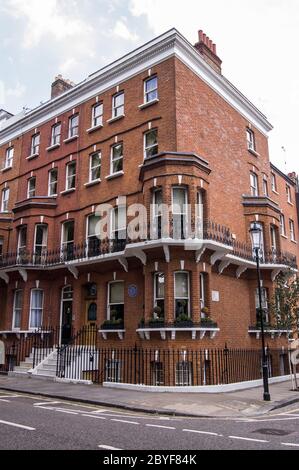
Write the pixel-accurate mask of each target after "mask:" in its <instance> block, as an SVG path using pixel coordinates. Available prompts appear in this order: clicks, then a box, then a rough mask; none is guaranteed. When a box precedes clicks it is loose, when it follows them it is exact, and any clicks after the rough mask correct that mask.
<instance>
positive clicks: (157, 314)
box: [153, 305, 162, 320]
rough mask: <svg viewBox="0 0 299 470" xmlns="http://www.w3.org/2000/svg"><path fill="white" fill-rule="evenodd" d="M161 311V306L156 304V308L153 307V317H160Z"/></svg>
mask: <svg viewBox="0 0 299 470" xmlns="http://www.w3.org/2000/svg"><path fill="white" fill-rule="evenodd" d="M161 313H162V309H161V307H159V306H158V305H156V307H154V309H153V319H154V320H156V319H158V318H160V315H161Z"/></svg>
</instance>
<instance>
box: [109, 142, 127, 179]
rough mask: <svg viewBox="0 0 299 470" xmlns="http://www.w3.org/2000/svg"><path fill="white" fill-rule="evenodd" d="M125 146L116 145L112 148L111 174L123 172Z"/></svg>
mask: <svg viewBox="0 0 299 470" xmlns="http://www.w3.org/2000/svg"><path fill="white" fill-rule="evenodd" d="M123 160H124V156H123V144H122V143H121V144H116V145H113V146H112V147H111V167H110V173H111V174H112V175H113V174H115V173H118V172H120V171H123Z"/></svg>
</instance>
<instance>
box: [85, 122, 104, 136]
mask: <svg viewBox="0 0 299 470" xmlns="http://www.w3.org/2000/svg"><path fill="white" fill-rule="evenodd" d="M102 127H103V124H99V125H98V126H94V127H90V128H89V129H86V132H87V133H88V134H91V133H92V132H94V131H97V130H98V129H102Z"/></svg>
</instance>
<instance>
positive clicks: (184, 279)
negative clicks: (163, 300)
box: [174, 271, 190, 318]
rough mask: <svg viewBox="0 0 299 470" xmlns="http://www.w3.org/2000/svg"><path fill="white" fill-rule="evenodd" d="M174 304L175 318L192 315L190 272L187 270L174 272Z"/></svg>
mask: <svg viewBox="0 0 299 470" xmlns="http://www.w3.org/2000/svg"><path fill="white" fill-rule="evenodd" d="M174 304H175V318H178V317H181V316H186V317H189V316H190V286H189V273H187V272H185V271H179V272H176V273H174Z"/></svg>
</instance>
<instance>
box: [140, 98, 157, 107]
mask: <svg viewBox="0 0 299 470" xmlns="http://www.w3.org/2000/svg"><path fill="white" fill-rule="evenodd" d="M156 103H159V99H158V98H156V99H155V100H152V101H148V102H147V103H142V104H140V105H139V106H138V108H139V109H144V108H148V107H149V106H152V105H153V104H156Z"/></svg>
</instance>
